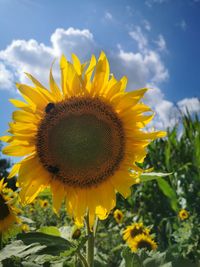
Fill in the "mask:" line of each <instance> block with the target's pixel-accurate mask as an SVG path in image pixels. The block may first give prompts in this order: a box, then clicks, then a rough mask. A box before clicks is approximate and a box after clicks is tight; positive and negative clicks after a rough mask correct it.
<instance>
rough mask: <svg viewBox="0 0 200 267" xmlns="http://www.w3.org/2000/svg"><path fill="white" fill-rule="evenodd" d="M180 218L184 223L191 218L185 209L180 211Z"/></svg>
mask: <svg viewBox="0 0 200 267" xmlns="http://www.w3.org/2000/svg"><path fill="white" fill-rule="evenodd" d="M178 216H179V218H180V219H181V220H182V221H184V220H186V219H187V218H188V217H189V212H188V211H187V210H185V209H182V210H180V211H179V213H178Z"/></svg>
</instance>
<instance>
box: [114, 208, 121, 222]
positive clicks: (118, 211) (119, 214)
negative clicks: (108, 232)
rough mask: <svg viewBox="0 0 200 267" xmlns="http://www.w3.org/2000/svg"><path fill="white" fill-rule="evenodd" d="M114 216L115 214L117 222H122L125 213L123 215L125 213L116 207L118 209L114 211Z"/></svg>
mask: <svg viewBox="0 0 200 267" xmlns="http://www.w3.org/2000/svg"><path fill="white" fill-rule="evenodd" d="M113 216H114V218H115V221H116V222H117V223H122V221H123V217H124V215H123V213H122V212H121V210H118V209H116V210H115V211H114V213H113Z"/></svg>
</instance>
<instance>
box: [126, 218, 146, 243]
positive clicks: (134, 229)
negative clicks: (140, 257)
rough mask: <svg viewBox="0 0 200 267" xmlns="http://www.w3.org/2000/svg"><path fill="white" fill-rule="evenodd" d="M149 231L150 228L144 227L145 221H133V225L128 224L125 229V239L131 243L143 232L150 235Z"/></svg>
mask: <svg viewBox="0 0 200 267" xmlns="http://www.w3.org/2000/svg"><path fill="white" fill-rule="evenodd" d="M149 233H150V229H149V228H147V227H144V225H143V223H133V224H132V225H129V226H127V227H126V229H125V230H124V231H123V239H124V240H125V241H126V243H127V244H130V243H132V242H133V240H134V238H135V237H136V236H137V235H140V234H143V235H146V236H148V235H149Z"/></svg>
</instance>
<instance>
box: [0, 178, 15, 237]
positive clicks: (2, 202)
mask: <svg viewBox="0 0 200 267" xmlns="http://www.w3.org/2000/svg"><path fill="white" fill-rule="evenodd" d="M14 198H15V195H14V192H13V191H12V190H11V189H9V188H7V187H6V183H4V179H1V180H0V234H2V233H4V232H6V231H7V230H8V229H9V228H10V227H11V226H12V225H13V224H14V223H15V222H19V219H18V217H17V213H18V212H19V209H18V208H17V207H16V206H15V204H14V202H15V200H14Z"/></svg>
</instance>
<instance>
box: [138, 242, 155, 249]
mask: <svg viewBox="0 0 200 267" xmlns="http://www.w3.org/2000/svg"><path fill="white" fill-rule="evenodd" d="M137 248H138V249H142V248H145V249H147V250H149V251H150V250H152V245H151V243H149V242H148V241H147V240H141V241H139V243H138V245H137Z"/></svg>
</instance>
